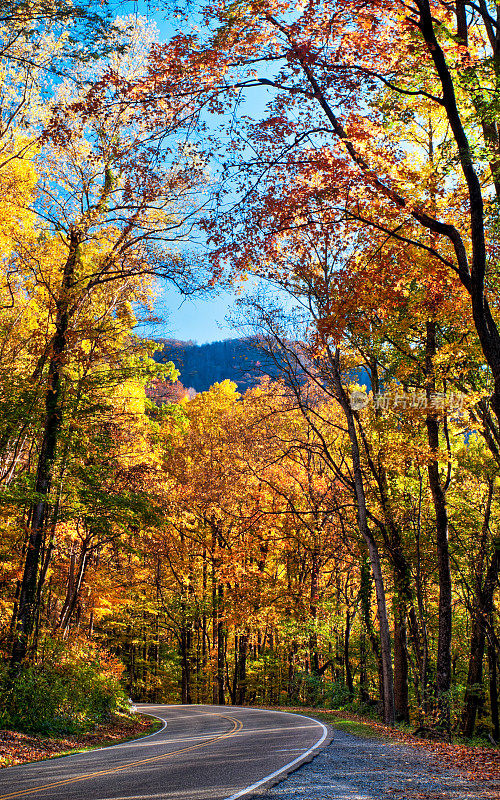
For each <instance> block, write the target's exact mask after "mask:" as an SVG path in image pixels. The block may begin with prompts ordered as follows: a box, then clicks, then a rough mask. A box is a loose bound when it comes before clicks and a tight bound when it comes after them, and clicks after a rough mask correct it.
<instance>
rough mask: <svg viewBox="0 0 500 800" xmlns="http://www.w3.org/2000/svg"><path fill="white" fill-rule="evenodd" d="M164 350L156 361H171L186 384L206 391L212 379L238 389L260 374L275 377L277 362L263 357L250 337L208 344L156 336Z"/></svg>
mask: <svg viewBox="0 0 500 800" xmlns="http://www.w3.org/2000/svg"><path fill="white" fill-rule="evenodd" d="M156 341H158V342H159V343H160V344H162V345H163V350H162V351H161V352H157V353H155V355H154V358H155V360H156V361H158V362H159V363H164V362H165V361H173V362H174V364H175V366H176V368H177V369H178V370H179V371H180V373H181V374H180V380H181V381H182V383H183V385H184V386H186V387H188V388H189V387H192V388H193V389H196V391H197V392H205V391H207V389H209V388H210V386H212V384H214V383H221V381H224V380H226V379H229V380H231V381H234V383H236V384H237V385H238V390H239V391H240V392H245V391H246V390H247V389H249V388H251V387H253V386H256V385H257V384H258V382H259V378H260V377H262V376H265V375H268V376H269V377H271V378H276V377H277V369H276V366H275V365H274V364H273V363H272V362H270V361H269V359H267V358H266V355H265V353H263V351H262V350H260V349H259V347H258V346H257V345H256V344H255V340H252V339H225V340H224V341H221V342H211V343H210V344H196V343H195V342H181V341H179V340H178V339H157V340H156Z"/></svg>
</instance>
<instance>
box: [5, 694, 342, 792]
mask: <svg viewBox="0 0 500 800" xmlns="http://www.w3.org/2000/svg"><path fill="white" fill-rule="evenodd" d="M139 710H140V711H142V712H143V713H146V714H149V715H150V716H153V717H157V718H158V719H160V720H162V721H163V722H164V727H163V728H162V729H161V730H160V731H157V732H156V733H154V734H150V735H149V736H146V737H143V738H140V739H136V740H133V741H131V742H125V743H122V744H119V745H115V746H113V747H110V748H100V749H98V750H93V751H89V752H86V753H79V754H75V755H73V756H67V757H64V758H60V759H50V760H47V761H44V762H33V763H31V764H26V765H19V766H17V767H10V768H7V769H3V770H1V771H0V800H13V798H22V797H26V798H33V797H36V798H37V800H38V798H40V799H41V798H44V800H60V798H64V800H66V799H68V800H100V799H101V798H102V797H106V798H109V800H112V798H120V799H121V800H128V798H130V800H139V799H140V798H153V797H154V798H158V800H160V798H161V800H170V799H172V800H178V798H190V800H191V798H192V800H238V798H243V797H245V796H248V795H250V794H252V793H253V792H254V791H255V790H256V789H259V788H264V787H265V786H268V785H270V784H272V783H274V782H276V780H277V779H280V777H283V776H284V775H286V774H287V773H288V772H290V771H292V770H293V769H294V768H296V767H297V766H299V764H301V763H303V762H304V761H305V760H308V759H310V757H311V756H312V754H313V753H314V752H315V751H318V750H319V748H320V747H321V745H322V744H323V743H324V741H325V739H326V736H327V730H326V728H325V726H324V725H322V724H321V723H320V722H318V721H317V720H313V719H311V718H310V717H305V716H303V715H295V714H291V713H288V712H278V711H266V710H264V709H255V708H254V709H249V708H238V707H234V706H232V707H230V708H227V709H224V711H225V713H223V710H222V708H221V707H220V706H219V707H218V706H140V707H139ZM247 723H248V724H247ZM167 725H168V730H165V729H166V728H167ZM221 727H223V729H222V730H221ZM320 731H321V736H320V737H319V738H317V737H318V733H319V732H320ZM146 740H147V741H146ZM179 745H183V746H182V747H179ZM159 747H161V748H162V752H161V753H158V748H159ZM139 748H140V749H142V753H143V757H141V758H137V750H138V749H139ZM134 751H135V752H134ZM290 751H293V752H294V753H295V754H297V755H296V757H295V758H293V759H292V760H291V761H287V759H286V755H284V754H285V753H286V754H287V755H288V758H290V755H289V753H290ZM132 753H133V754H134V755H136V758H135V759H133V758H132V759H131V758H130V755H131V754H132ZM191 753H193V757H191ZM203 754H205V755H203ZM284 762H286V763H284ZM169 765H170V766H169ZM82 784H83V785H82ZM228 790H229V791H228ZM231 792H232V793H231Z"/></svg>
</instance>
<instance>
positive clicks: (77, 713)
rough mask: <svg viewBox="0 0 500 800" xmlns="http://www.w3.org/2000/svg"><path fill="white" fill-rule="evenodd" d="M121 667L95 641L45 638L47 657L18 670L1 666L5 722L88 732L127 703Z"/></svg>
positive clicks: (0, 722) (38, 729) (0, 710)
mask: <svg viewBox="0 0 500 800" xmlns="http://www.w3.org/2000/svg"><path fill="white" fill-rule="evenodd" d="M119 677H120V667H119V665H118V663H117V662H116V661H114V660H113V659H111V658H110V657H109V656H107V655H105V654H103V653H100V652H99V651H98V650H97V649H96V648H95V647H93V646H91V645H85V644H83V645H82V644H81V643H78V645H77V646H75V645H74V644H73V645H70V646H68V645H66V644H65V643H61V642H60V641H57V640H55V641H52V642H49V643H46V646H45V652H44V654H43V658H42V659H41V660H40V661H38V662H37V663H35V664H26V665H23V666H22V667H20V668H19V670H18V672H17V673H16V674H15V675H10V674H9V671H8V668H7V665H3V666H2V667H1V668H0V695H1V697H2V704H1V706H0V727H3V728H14V729H15V730H20V731H25V732H26V733H43V734H62V733H76V732H83V731H86V730H89V729H90V728H92V727H93V726H94V725H95V724H96V723H98V722H103V721H106V720H107V719H109V718H110V716H111V714H112V713H113V712H115V711H118V710H123V709H126V708H127V700H126V697H125V694H124V692H123V689H122V688H121V686H120V683H119Z"/></svg>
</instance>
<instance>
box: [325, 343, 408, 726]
mask: <svg viewBox="0 0 500 800" xmlns="http://www.w3.org/2000/svg"><path fill="white" fill-rule="evenodd" d="M339 362H340V353H339V351H338V350H337V351H336V353H335V359H334V379H335V387H336V392H337V399H338V401H339V403H340V405H341V406H342V410H343V411H344V415H345V418H346V421H347V429H348V434H349V440H350V443H351V456H352V467H353V475H354V492H355V498H356V506H357V518H358V526H359V531H360V533H361V535H362V537H363V539H364V540H365V542H366V546H367V548H368V553H369V557H370V566H371V570H372V574H373V581H374V584H375V596H376V600H377V612H378V621H379V630H380V652H381V661H382V676H383V686H384V696H383V698H382V701H383V708H384V722H385V723H386V724H387V725H394V722H395V717H396V715H395V709H394V677H393V671H392V657H391V635H390V630H389V618H388V614H387V602H386V597H385V588H384V579H383V576H382V567H381V564H380V556H379V552H378V547H377V543H376V541H375V539H374V537H373V535H372V532H371V530H370V527H369V525H368V515H367V510H366V498H365V490H364V482H363V472H362V469H361V459H360V453H359V443H358V437H357V433H356V427H355V424H354V414H353V411H352V409H351V406H350V403H349V400H348V398H347V396H346V394H345V391H344V388H343V386H342V382H341V378H340V364H339Z"/></svg>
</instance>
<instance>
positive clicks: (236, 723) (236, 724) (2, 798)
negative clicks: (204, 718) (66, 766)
mask: <svg viewBox="0 0 500 800" xmlns="http://www.w3.org/2000/svg"><path fill="white" fill-rule="evenodd" d="M216 716H219V717H222V719H227V720H229V722H231V724H232V725H233V727H232V729H231V730H230V731H228V732H227V733H222V734H220V735H219V736H214V737H213V738H212V739H209V740H208V741H207V742H202V743H200V744H193V745H191V747H183V748H182V749H181V750H174V751H173V752H172V753H162V754H161V755H159V756H152V757H151V758H143V759H142V760H141V761H130V762H129V763H128V764H124V765H123V766H121V767H113V768H112V769H103V770H100V771H99V772H91V773H90V774H89V775H79V776H78V777H77V778H67V779H66V780H62V781H57V782H56V783H46V784H45V785H44V786H34V787H33V788H32V789H21V790H20V791H18V792H10V793H9V794H2V795H0V800H7V798H9V797H22V796H23V795H26V794H34V793H35V792H43V791H45V789H53V788H54V787H55V786H67V785H68V784H69V783H78V781H88V780H90V778H97V777H99V776H100V775H112V774H113V772H124V771H125V770H127V769H131V768H133V767H138V766H139V765H141V764H150V763H151V762H153V761H159V760H160V759H162V758H170V757H171V756H176V755H177V754H178V753H187V752H188V751H189V750H198V749H199V748H200V747H206V746H207V745H209V744H213V743H214V742H217V741H220V740H221V739H228V738H229V737H230V736H234V735H235V733H238V732H239V731H241V729H242V727H243V723H242V722H241V721H240V720H239V719H233V718H232V717H226V716H224V714H217V715H216ZM139 741H140V740H139ZM100 752H102V751H100Z"/></svg>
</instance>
